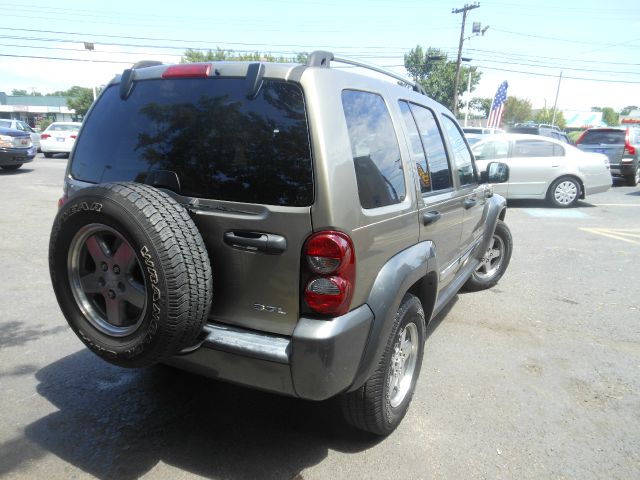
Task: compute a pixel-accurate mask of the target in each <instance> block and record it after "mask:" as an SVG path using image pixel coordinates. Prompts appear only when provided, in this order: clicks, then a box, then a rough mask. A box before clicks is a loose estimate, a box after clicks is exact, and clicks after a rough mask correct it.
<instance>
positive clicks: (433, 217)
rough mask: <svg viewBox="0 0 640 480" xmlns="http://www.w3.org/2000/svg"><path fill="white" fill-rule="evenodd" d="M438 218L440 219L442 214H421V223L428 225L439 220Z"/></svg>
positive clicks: (434, 212)
mask: <svg viewBox="0 0 640 480" xmlns="http://www.w3.org/2000/svg"><path fill="white" fill-rule="evenodd" d="M440 217H442V214H441V213H440V212H436V211H433V212H426V213H423V214H422V223H423V224H424V225H430V224H432V223H434V222H437V221H438V220H440Z"/></svg>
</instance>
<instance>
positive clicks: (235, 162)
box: [71, 77, 313, 206]
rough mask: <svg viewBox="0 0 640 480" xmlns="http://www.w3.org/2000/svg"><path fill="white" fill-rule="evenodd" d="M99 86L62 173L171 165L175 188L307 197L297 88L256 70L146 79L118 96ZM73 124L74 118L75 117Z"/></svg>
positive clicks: (143, 174) (306, 148)
mask: <svg viewBox="0 0 640 480" xmlns="http://www.w3.org/2000/svg"><path fill="white" fill-rule="evenodd" d="M119 88H120V85H114V86H110V87H108V88H107V90H106V91H105V92H104V93H103V94H102V96H101V99H100V100H99V101H98V103H97V104H96V105H95V107H94V108H93V110H92V112H91V114H90V116H89V118H87V120H86V121H85V126H84V129H83V131H82V133H81V135H80V136H79V138H78V141H77V143H76V150H75V153H74V155H73V160H72V165H71V174H72V175H73V176H74V177H75V178H77V179H79V180H84V181H87V182H94V183H101V182H109V181H118V180H130V181H137V182H145V180H146V178H147V177H148V175H149V174H150V173H152V172H154V171H157V170H168V171H171V172H175V173H176V175H177V176H178V179H179V181H180V192H179V193H181V194H182V195H185V196H191V197H200V198H209V199H216V200H226V201H233V202H244V203H257V204H266V205H284V206H308V205H311V204H312V203H313V174H312V167H311V150H310V144H309V132H308V128H307V119H306V112H305V105H304V97H303V93H302V89H301V88H300V86H299V85H297V84H294V83H289V82H283V81H277V80H269V79H265V81H264V83H263V86H262V88H261V89H260V91H259V93H258V95H257V96H256V97H255V98H251V99H249V98H247V96H246V87H245V85H244V79H238V78H224V77H220V78H207V79H200V78H195V79H187V78H178V79H154V80H142V81H139V82H136V83H135V84H134V87H133V90H132V92H131V95H130V96H129V97H128V98H127V99H126V100H123V99H121V98H120V95H119ZM75 128H77V127H75Z"/></svg>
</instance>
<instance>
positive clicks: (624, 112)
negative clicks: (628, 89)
mask: <svg viewBox="0 0 640 480" xmlns="http://www.w3.org/2000/svg"><path fill="white" fill-rule="evenodd" d="M633 110H638V107H636V106H635V105H629V106H627V107H624V108H623V109H622V110H620V115H629V114H630V113H631V112H632V111H633Z"/></svg>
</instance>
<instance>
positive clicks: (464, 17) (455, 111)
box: [451, 2, 480, 115]
mask: <svg viewBox="0 0 640 480" xmlns="http://www.w3.org/2000/svg"><path fill="white" fill-rule="evenodd" d="M479 6H480V4H479V3H478V2H476V3H474V4H472V5H469V4H465V6H464V7H462V8H454V9H452V10H451V13H456V14H457V13H462V28H461V29H460V44H459V45H458V61H457V62H456V80H455V82H454V83H453V106H452V107H453V108H451V111H452V112H453V114H454V115H457V114H458V85H459V84H460V63H461V62H462V44H463V43H464V25H465V23H466V22H467V12H468V11H469V10H473V9H474V8H478V7H479Z"/></svg>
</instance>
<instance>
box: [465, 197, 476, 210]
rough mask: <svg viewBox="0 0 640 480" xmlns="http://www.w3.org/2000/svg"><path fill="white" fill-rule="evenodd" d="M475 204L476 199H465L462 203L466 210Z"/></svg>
mask: <svg viewBox="0 0 640 480" xmlns="http://www.w3.org/2000/svg"><path fill="white" fill-rule="evenodd" d="M476 203H477V200H476V197H471V198H467V199H466V200H465V201H464V208H466V209H467V210H468V209H470V208H471V207H473V206H475V204H476Z"/></svg>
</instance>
